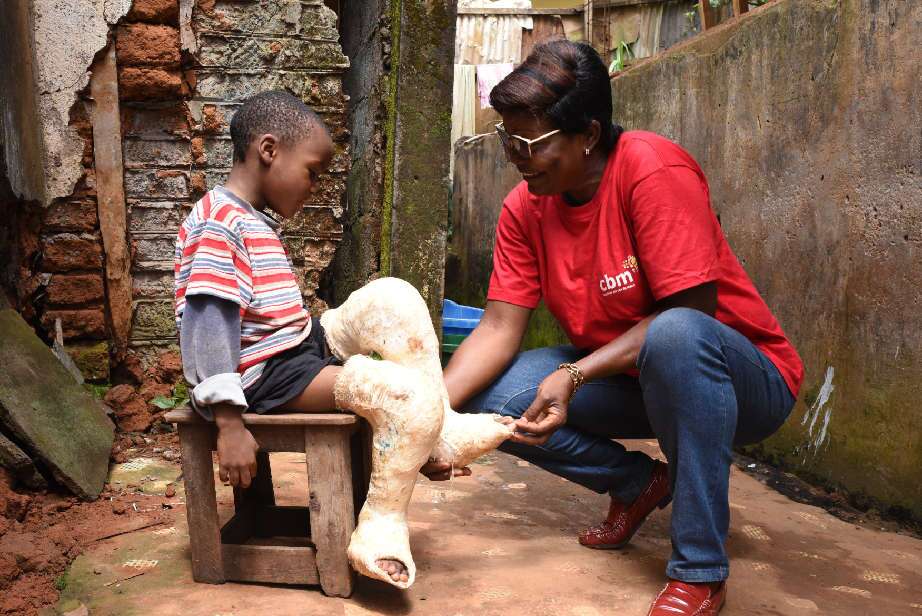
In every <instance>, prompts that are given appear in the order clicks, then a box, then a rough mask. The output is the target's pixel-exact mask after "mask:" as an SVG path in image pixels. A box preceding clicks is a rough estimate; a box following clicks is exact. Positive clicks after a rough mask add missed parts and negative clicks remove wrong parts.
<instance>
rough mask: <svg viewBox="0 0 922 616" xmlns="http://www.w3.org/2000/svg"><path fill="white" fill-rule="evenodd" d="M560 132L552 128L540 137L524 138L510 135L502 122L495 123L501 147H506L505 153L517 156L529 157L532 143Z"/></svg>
mask: <svg viewBox="0 0 922 616" xmlns="http://www.w3.org/2000/svg"><path fill="white" fill-rule="evenodd" d="M559 132H560V129H557V130H552V131H551V132H549V133H544V134H543V135H541V136H540V137H535V138H534V139H526V138H525V137H519V136H518V135H510V134H509V133H507V132H506V129H505V127H503V123H502V122H500V123H499V124H497V125H496V134H497V135H499V140H500V141H501V142H502V144H503V147H504V148H506V155H507V156H512V155H513V154H514V155H515V156H518V157H519V158H524V159H526V160H527V159H529V158H531V145H532V144H533V143H538V142H539V141H541V140H542V139H547V138H548V137H550V136H551V135H556V134H557V133H559Z"/></svg>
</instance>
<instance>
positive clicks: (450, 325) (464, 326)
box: [442, 299, 483, 336]
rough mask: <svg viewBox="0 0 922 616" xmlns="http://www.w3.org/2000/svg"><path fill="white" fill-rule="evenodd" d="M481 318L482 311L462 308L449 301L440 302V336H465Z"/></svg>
mask: <svg viewBox="0 0 922 616" xmlns="http://www.w3.org/2000/svg"><path fill="white" fill-rule="evenodd" d="M482 316H483V309H481V308H474V307H473V306H463V305H461V304H458V303H455V302H453V301H451V300H450V299H445V300H442V334H443V335H447V334H458V335H462V336H467V335H468V334H470V333H471V332H472V331H474V328H475V327H477V324H478V323H480V317H482Z"/></svg>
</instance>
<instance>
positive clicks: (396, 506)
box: [333, 355, 443, 588]
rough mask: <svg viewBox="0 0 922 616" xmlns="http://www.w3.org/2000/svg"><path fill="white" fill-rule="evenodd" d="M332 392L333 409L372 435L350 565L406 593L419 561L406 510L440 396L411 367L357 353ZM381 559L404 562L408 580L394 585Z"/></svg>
mask: <svg viewBox="0 0 922 616" xmlns="http://www.w3.org/2000/svg"><path fill="white" fill-rule="evenodd" d="M333 393H334V396H335V400H336V405H337V407H338V408H340V409H345V410H350V411H353V412H354V413H355V414H357V415H359V416H361V417H364V418H365V419H367V420H368V422H369V423H370V424H371V428H372V434H373V445H372V462H371V482H370V485H369V488H368V497H367V498H366V500H365V505H364V506H363V507H362V511H361V513H360V514H359V521H358V524H357V526H356V528H355V531H354V532H353V533H352V538H351V541H350V542H349V549H348V555H349V561H350V562H351V563H352V566H353V568H355V570H356V571H358V572H359V573H362V574H363V575H367V576H368V577H372V578H376V579H379V580H383V581H385V582H388V583H390V584H393V585H395V586H398V587H400V588H409V587H410V585H412V584H413V580H414V579H415V577H416V564H415V563H414V562H413V556H412V554H411V553H410V541H409V531H408V529H407V520H406V514H407V506H408V505H409V503H410V496H411V495H412V493H413V485H414V484H415V482H416V476H417V473H419V469H420V467H421V466H422V465H423V464H424V463H425V462H426V460H427V458H428V456H429V452H430V451H431V449H432V446H433V444H434V443H435V440H436V438H437V437H438V435H439V431H440V430H441V427H442V415H443V409H442V399H441V395H440V391H439V389H438V388H437V387H436V386H435V384H434V383H433V382H432V381H431V380H430V379H427V378H424V377H423V375H422V374H420V373H419V372H418V371H417V370H415V369H413V368H407V367H403V366H399V365H397V364H394V363H392V362H389V361H375V360H373V359H371V358H368V357H364V356H362V355H354V356H352V357H351V358H350V359H349V360H348V361H346V364H345V366H343V369H342V371H341V372H340V373H339V375H338V376H337V379H336V383H335V385H334V392H333ZM382 560H385V561H386V560H395V561H399V562H401V563H403V565H404V566H405V567H406V569H407V575H408V578H409V579H408V580H407V581H406V582H399V581H394V580H393V579H392V578H391V576H390V575H389V574H388V572H386V571H384V570H383V569H382V568H381V566H380V565H379V562H378V561H382Z"/></svg>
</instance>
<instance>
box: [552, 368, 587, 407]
mask: <svg viewBox="0 0 922 616" xmlns="http://www.w3.org/2000/svg"><path fill="white" fill-rule="evenodd" d="M557 369H558V370H560V369H563V370H566V371H567V374H569V375H570V380H571V381H573V391H572V392H570V398H571V399H572V398H573V396H574V395H576V390H577V389H579V388H580V387H582V386H583V382H584V381H585V380H586V379H585V378H583V371H582V370H580V369H579V366H577V365H576V364H560V365H559V366H557Z"/></svg>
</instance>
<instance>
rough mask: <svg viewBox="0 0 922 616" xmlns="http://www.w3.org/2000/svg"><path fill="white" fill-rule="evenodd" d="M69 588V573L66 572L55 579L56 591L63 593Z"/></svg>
mask: <svg viewBox="0 0 922 616" xmlns="http://www.w3.org/2000/svg"><path fill="white" fill-rule="evenodd" d="M65 588H67V572H66V571H65V572H64V573H62V574H61V575H59V576H58V577H56V578H54V589H55V590H57V591H58V592H62V591H63V590H64V589H65Z"/></svg>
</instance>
